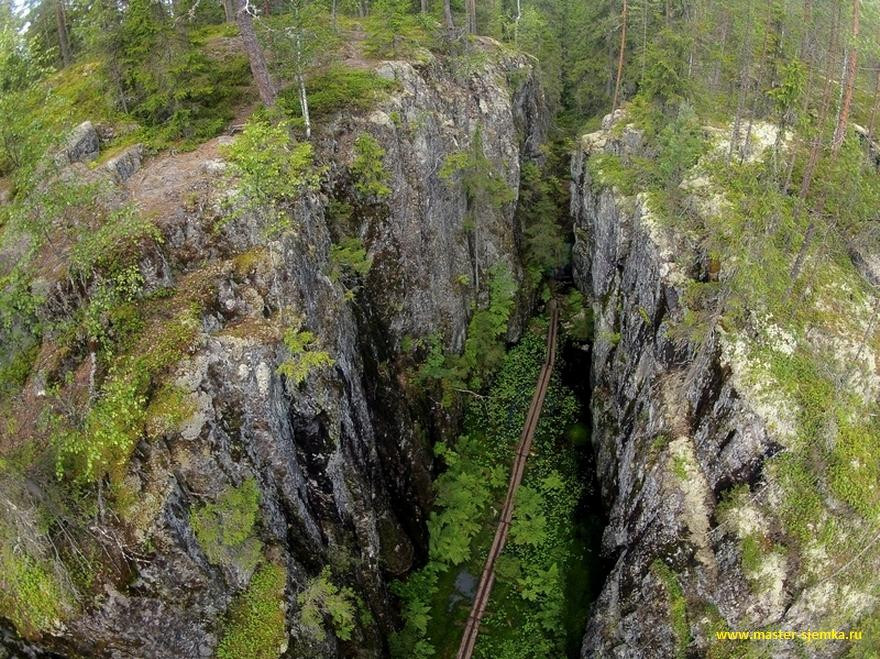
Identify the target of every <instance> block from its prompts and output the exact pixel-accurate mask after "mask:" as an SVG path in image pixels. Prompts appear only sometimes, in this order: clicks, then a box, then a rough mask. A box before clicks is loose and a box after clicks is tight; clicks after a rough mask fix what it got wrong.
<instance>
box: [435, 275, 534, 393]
mask: <svg viewBox="0 0 880 659" xmlns="http://www.w3.org/2000/svg"><path fill="white" fill-rule="evenodd" d="M490 274H491V278H490V280H489V306H488V307H487V308H485V309H477V310H476V311H474V314H473V316H471V320H470V322H469V323H468V333H467V339H465V345H464V351H463V352H462V354H461V355H454V354H448V355H444V353H443V346H442V344H441V343H440V340H439V338H438V337H434V339H433V342H432V346H431V352H430V354H429V355H428V357H427V359H426V361H425V363H424V364H423V365H422V368H421V370H420V371H419V378H420V379H421V380H426V379H427V380H437V381H439V383H440V384H441V386H442V388H443V392H444V395H443V401H444V404H447V405H448V404H451V402H452V398H453V393H454V391H455V390H457V389H463V388H466V387H470V388H472V389H480V388H481V387H482V386H483V385H484V384H485V381H486V379H487V377H488V376H489V375H490V374H491V373H492V372H493V371H494V370H495V369H496V368H497V367H498V366H499V365H500V363H501V361H502V360H503V359H504V353H505V345H504V340H503V339H504V335H505V334H506V333H507V324H508V322H509V320H510V316H511V314H512V313H513V307H514V296H515V294H516V290H517V288H516V282H515V281H514V279H513V276H512V275H511V274H510V270H509V269H508V268H507V266H506V265H504V264H502V263H498V264H496V265H495V266H493V267H492V270H491V273H490Z"/></svg>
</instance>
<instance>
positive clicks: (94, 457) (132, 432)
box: [52, 371, 147, 482]
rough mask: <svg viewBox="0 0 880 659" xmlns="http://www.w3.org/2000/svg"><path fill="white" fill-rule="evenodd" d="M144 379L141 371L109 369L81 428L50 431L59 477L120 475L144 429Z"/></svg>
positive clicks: (89, 479) (88, 478) (82, 478)
mask: <svg viewBox="0 0 880 659" xmlns="http://www.w3.org/2000/svg"><path fill="white" fill-rule="evenodd" d="M129 375H130V377H129ZM145 380H146V378H145V376H144V374H134V373H132V374H127V373H126V374H123V373H120V372H119V371H114V372H111V374H110V375H109V377H108V379H107V382H106V383H105V385H104V387H103V388H102V391H101V396H100V398H99V399H98V402H97V403H95V405H94V406H93V407H92V408H91V409H90V410H89V411H88V413H87V414H86V417H85V420H84V422H83V424H82V427H80V428H69V427H67V428H65V427H62V428H59V429H58V430H57V431H56V432H54V433H53V434H52V443H53V446H54V447H55V451H56V459H55V470H56V473H57V475H58V477H59V478H61V477H63V476H64V475H65V474H73V475H74V477H75V479H76V480H79V481H81V482H92V481H96V480H99V479H100V478H101V477H102V476H103V475H104V474H105V473H108V472H111V473H114V474H115V475H116V476H117V477H118V476H119V474H120V472H121V471H122V469H123V467H124V465H125V464H126V463H127V462H128V459H129V457H130V456H131V452H132V451H133V450H134V447H135V445H136V444H137V441H138V440H139V439H140V436H141V432H142V431H143V426H144V420H145V418H146V416H145V413H144V408H145V406H146V402H147V398H146V395H145V394H144V393H143V392H144V390H145V388H146V383H145Z"/></svg>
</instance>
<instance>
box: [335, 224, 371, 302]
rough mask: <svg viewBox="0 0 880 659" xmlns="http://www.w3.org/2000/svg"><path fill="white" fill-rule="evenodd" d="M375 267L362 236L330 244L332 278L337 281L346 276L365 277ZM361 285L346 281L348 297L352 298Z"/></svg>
mask: <svg viewBox="0 0 880 659" xmlns="http://www.w3.org/2000/svg"><path fill="white" fill-rule="evenodd" d="M372 267H373V257H371V256H369V255H368V254H367V250H366V248H365V247H364V243H363V242H362V241H361V239H360V238H357V237H352V238H343V239H342V241H340V242H339V243H338V244H333V245H331V246H330V279H331V281H334V282H337V281H341V280H344V279H346V278H348V279H351V278H355V277H356V278H363V277H366V276H367V274H368V273H369V272H370V268H372ZM358 288H359V286H358V285H357V284H350V282H346V291H345V293H346V297H347V298H348V299H351V298H352V297H353V296H354V294H355V293H356V292H357V290H358Z"/></svg>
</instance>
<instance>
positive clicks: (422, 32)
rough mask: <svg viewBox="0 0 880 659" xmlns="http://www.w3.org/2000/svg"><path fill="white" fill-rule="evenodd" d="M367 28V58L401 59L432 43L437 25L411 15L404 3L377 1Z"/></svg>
mask: <svg viewBox="0 0 880 659" xmlns="http://www.w3.org/2000/svg"><path fill="white" fill-rule="evenodd" d="M366 27H367V39H366V41H365V42H364V49H365V50H366V52H367V53H368V54H369V55H372V56H374V57H382V58H389V59H390V58H394V59H402V58H407V57H412V56H413V55H414V54H416V53H417V51H418V50H419V48H421V47H424V46H427V45H429V44H430V43H431V40H432V33H433V31H434V30H435V29H436V24H435V23H434V21H433V19H431V18H429V17H427V16H426V15H424V14H412V13H411V12H410V5H409V4H408V3H407V2H406V1H405V0H376V2H374V3H373V4H372V5H371V8H370V16H369V18H368V20H367V22H366Z"/></svg>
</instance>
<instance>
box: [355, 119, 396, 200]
mask: <svg viewBox="0 0 880 659" xmlns="http://www.w3.org/2000/svg"><path fill="white" fill-rule="evenodd" d="M384 158H385V149H383V148H382V147H381V146H380V145H379V143H378V142H377V141H376V139H375V138H374V137H373V136H372V135H370V134H369V133H361V134H360V135H359V136H358V138H357V139H356V140H355V141H354V160H352V163H351V173H352V174H353V176H354V188H355V190H357V192H358V194H359V195H362V196H363V197H366V198H368V199H369V198H371V197H375V198H378V199H382V198H385V197H388V196H389V195H390V194H391V188H389V187H388V183H389V182H390V179H391V177H390V176H389V174H388V170H387V169H385V160H384Z"/></svg>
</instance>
